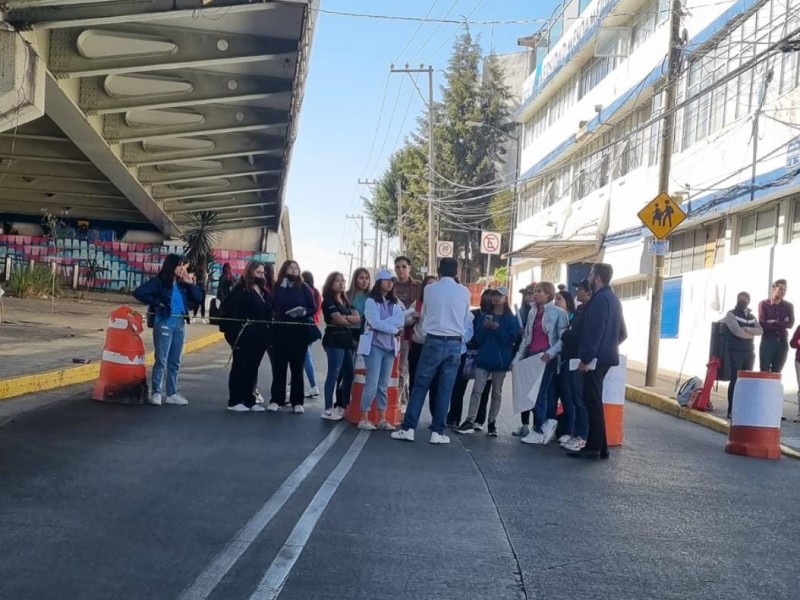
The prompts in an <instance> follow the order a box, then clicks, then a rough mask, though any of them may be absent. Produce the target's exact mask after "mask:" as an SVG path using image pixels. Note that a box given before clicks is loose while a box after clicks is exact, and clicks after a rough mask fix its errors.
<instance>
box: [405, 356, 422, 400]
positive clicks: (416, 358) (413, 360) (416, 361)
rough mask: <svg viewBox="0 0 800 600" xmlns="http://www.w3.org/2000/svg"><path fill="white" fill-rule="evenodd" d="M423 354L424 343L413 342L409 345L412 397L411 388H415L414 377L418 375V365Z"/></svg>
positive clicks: (409, 395)
mask: <svg viewBox="0 0 800 600" xmlns="http://www.w3.org/2000/svg"><path fill="white" fill-rule="evenodd" d="M420 354H422V344H418V343H417V342H411V345H410V346H409V347H408V397H409V398H411V390H412V389H414V377H416V375H417V365H418V364H419V357H420Z"/></svg>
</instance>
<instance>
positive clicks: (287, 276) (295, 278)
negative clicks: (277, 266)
mask: <svg viewBox="0 0 800 600" xmlns="http://www.w3.org/2000/svg"><path fill="white" fill-rule="evenodd" d="M297 277H298V276H297V275H291V274H289V273H287V274H286V279H288V280H289V281H291V282H292V283H294V282H295V281H297Z"/></svg>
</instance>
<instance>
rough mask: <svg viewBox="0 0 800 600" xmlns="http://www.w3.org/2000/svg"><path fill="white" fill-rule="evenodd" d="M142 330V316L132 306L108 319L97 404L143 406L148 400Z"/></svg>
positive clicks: (95, 394) (115, 312)
mask: <svg viewBox="0 0 800 600" xmlns="http://www.w3.org/2000/svg"><path fill="white" fill-rule="evenodd" d="M142 329H143V327H142V315H141V314H139V313H138V312H136V311H135V310H133V309H132V308H130V307H129V306H120V307H119V308H117V309H116V310H114V311H113V312H112V313H111V314H110V315H109V316H108V330H107V331H106V342H105V345H104V347H103V362H102V363H101V365H100V377H99V378H98V380H97V383H96V384H95V386H94V394H92V399H93V400H99V401H101V402H114V403H118V404H143V403H144V402H145V401H146V400H147V367H146V366H145V359H144V342H142V337H141V333H142Z"/></svg>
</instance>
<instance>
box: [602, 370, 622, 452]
mask: <svg viewBox="0 0 800 600" xmlns="http://www.w3.org/2000/svg"><path fill="white" fill-rule="evenodd" d="M627 369H628V359H627V357H626V356H624V355H620V357H619V365H617V366H616V367H611V368H610V369H609V370H608V373H606V376H605V379H603V416H604V418H605V421H606V442H607V443H608V445H609V446H621V445H622V441H623V438H624V430H625V376H626V374H627Z"/></svg>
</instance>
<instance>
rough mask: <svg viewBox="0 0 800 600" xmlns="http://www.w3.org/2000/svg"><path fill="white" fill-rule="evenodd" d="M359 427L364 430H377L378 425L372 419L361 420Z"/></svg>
mask: <svg viewBox="0 0 800 600" xmlns="http://www.w3.org/2000/svg"><path fill="white" fill-rule="evenodd" d="M358 428H359V429H363V430H364V431H375V430H376V429H377V427H375V423H373V422H372V421H361V422H360V423H359V424H358Z"/></svg>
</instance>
